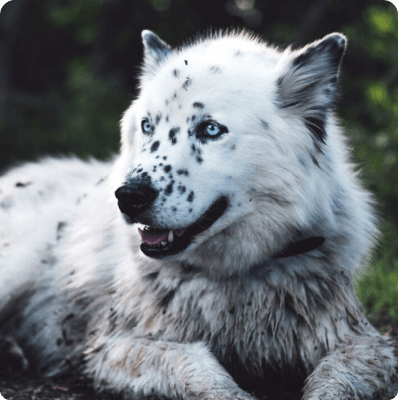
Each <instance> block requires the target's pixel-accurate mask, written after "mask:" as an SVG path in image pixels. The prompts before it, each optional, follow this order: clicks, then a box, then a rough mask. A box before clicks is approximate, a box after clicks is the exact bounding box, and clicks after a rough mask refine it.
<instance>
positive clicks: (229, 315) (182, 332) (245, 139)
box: [0, 31, 397, 400]
mask: <svg viewBox="0 0 398 400" xmlns="http://www.w3.org/2000/svg"><path fill="white" fill-rule="evenodd" d="M142 37H143V42H144V49H145V50H144V63H143V68H142V73H141V77H140V94H139V96H138V97H137V99H136V100H134V101H133V103H132V105H131V107H130V108H129V109H128V110H127V111H126V112H125V114H124V117H123V119H122V123H121V131H122V146H121V151H120V154H119V155H118V156H117V157H116V158H115V160H114V161H112V162H108V163H99V162H95V161H90V162H83V161H79V160H77V159H64V160H62V159H60V160H56V159H45V160H43V161H41V162H39V163H36V164H27V165H24V166H21V167H18V168H15V169H12V170H10V171H9V172H8V173H6V174H5V175H4V176H3V177H2V178H1V180H0V227H1V228H0V229H1V231H0V273H1V279H0V293H1V299H0V318H1V321H2V326H3V329H4V333H6V334H8V335H12V336H13V338H14V340H16V341H17V342H18V343H19V345H20V346H21V347H22V349H23V350H24V351H25V353H26V354H27V355H28V357H29V359H30V362H31V363H32V364H33V365H35V366H36V367H37V368H38V369H39V370H40V371H41V372H42V373H43V374H46V375H56V374H58V373H62V372H65V371H67V370H69V369H71V368H72V369H73V370H74V371H81V373H84V374H86V375H88V376H90V377H92V378H93V380H94V382H95V385H96V386H97V387H98V388H100V389H109V390H111V391H114V392H120V393H123V394H124V395H125V396H126V397H127V398H131V399H139V398H144V397H146V396H153V395H157V396H160V397H161V396H166V397H170V398H180V399H198V398H201V399H208V400H210V399H231V400H232V399H238V400H243V399H245V400H249V399H253V398H254V397H255V396H256V394H261V393H263V392H264V393H270V392H272V391H273V390H274V389H275V387H279V388H281V387H282V388H283V389H284V390H285V391H286V390H288V391H294V390H297V391H298V392H299V391H300V390H301V389H303V391H302V398H303V399H304V400H315V399H317V400H319V399H325V400H331V399H336V400H337V399H339V400H348V399H361V398H371V396H372V394H373V392H374V391H375V390H376V389H378V388H382V387H383V386H385V385H387V386H388V385H389V383H390V382H391V379H392V377H393V375H394V371H395V367H396V364H397V363H396V359H395V357H394V355H393V351H392V348H391V345H390V342H389V340H388V339H387V338H385V337H383V336H381V335H380V334H379V333H378V332H377V331H376V330H375V329H374V328H373V327H372V326H371V325H370V324H369V322H368V321H367V320H366V318H365V316H364V315H363V313H362V311H361V308H360V305H359V303H358V300H357V298H356V296H355V292H354V289H353V285H352V274H353V272H354V271H355V270H356V269H359V268H360V267H361V265H362V263H363V261H364V259H365V258H366V256H367V255H368V252H369V249H370V247H371V245H372V243H373V241H374V238H375V236H376V235H377V229H376V227H375V222H376V219H375V214H374V212H373V210H372V199H371V196H370V195H369V194H368V193H367V192H366V191H365V190H364V189H363V188H362V187H361V185H360V183H359V181H358V179H357V176H356V173H355V171H354V167H353V165H352V164H350V162H349V154H348V151H347V146H346V144H345V139H344V136H343V134H342V132H341V128H340V127H339V125H338V123H337V120H336V117H335V114H334V113H335V107H336V104H337V93H338V87H337V83H338V76H339V68H340V62H341V59H342V56H343V53H344V51H345V45H346V38H345V37H344V36H343V35H341V34H338V33H335V34H331V35H328V36H326V37H325V38H324V39H322V40H320V41H317V42H314V43H312V44H310V45H308V46H307V47H305V48H303V49H301V50H298V51H292V50H290V49H287V50H284V51H279V50H277V49H274V48H272V47H270V46H267V45H266V44H265V43H263V42H262V41H260V40H259V39H256V38H254V37H252V36H251V35H249V34H247V33H231V34H217V35H214V36H209V37H207V38H203V39H199V40H197V41H195V42H192V43H191V44H190V45H187V46H184V47H182V48H180V49H177V50H173V49H172V48H171V47H170V46H169V45H167V44H166V43H165V42H163V41H162V40H161V39H159V38H158V37H157V36H156V35H155V34H154V33H152V32H150V31H144V32H143V35H142ZM143 121H147V122H148V123H149V124H150V125H151V129H150V130H148V132H143V130H142V129H143V128H142V123H143ZM166 160H167V161H166ZM159 161H160V162H159ZM104 176H107V178H106V179H104ZM140 184H145V185H147V187H150V188H151V193H152V194H154V195H153V197H151V203H150V204H149V205H147V206H146V208H145V211H143V212H142V213H141V214H140V216H139V224H132V223H131V222H132V220H131V219H129V218H128V216H126V215H125V213H121V212H120V210H119V208H118V206H117V201H116V199H115V198H114V192H115V190H116V189H117V188H118V187H120V186H121V185H130V186H134V185H136V186H137V185H140ZM219 198H223V199H227V200H226V201H227V208H226V211H225V212H224V213H223V214H222V215H221V217H219V218H218V219H217V220H216V221H215V222H214V223H213V224H212V225H211V226H210V227H209V228H208V229H206V230H204V231H203V232H201V233H199V234H197V235H196V236H194V237H193V239H192V242H191V243H190V244H189V245H188V247H187V248H186V250H184V251H182V252H181V253H179V254H177V255H174V256H170V257H168V258H165V259H161V260H156V259H153V258H150V257H147V256H145V255H144V254H143V252H142V251H141V249H140V243H141V238H140V235H139V234H138V232H137V225H138V226H140V227H142V224H146V225H151V226H155V227H166V228H168V229H172V230H181V229H182V228H184V227H187V226H195V224H198V225H200V224H199V223H198V221H201V220H200V218H201V216H203V215H204V214H205V213H206V211H207V210H209V208H211V206H212V204H214V202H215V201H217V199H219ZM314 243H315V245H314ZM300 244H305V246H304V245H302V246H301V247H300ZM304 247H305V248H304ZM292 249H293V250H292ZM253 393H254V394H253Z"/></svg>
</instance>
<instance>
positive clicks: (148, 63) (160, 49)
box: [141, 30, 173, 74]
mask: <svg viewBox="0 0 398 400" xmlns="http://www.w3.org/2000/svg"><path fill="white" fill-rule="evenodd" d="M141 37H142V42H143V44H144V65H143V72H144V74H147V73H149V74H150V73H154V72H155V71H156V69H157V67H158V66H159V65H161V64H162V63H163V62H164V61H165V60H166V59H167V57H168V56H169V55H170V54H171V53H172V51H173V50H172V49H171V47H170V46H169V45H168V44H167V43H165V42H164V41H163V40H162V39H160V38H159V36H157V35H155V34H154V33H153V32H151V31H149V30H144V31H142V33H141Z"/></svg>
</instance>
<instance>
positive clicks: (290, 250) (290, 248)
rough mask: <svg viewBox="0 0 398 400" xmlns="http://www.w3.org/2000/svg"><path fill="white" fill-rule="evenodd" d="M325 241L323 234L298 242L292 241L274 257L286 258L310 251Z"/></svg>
mask: <svg viewBox="0 0 398 400" xmlns="http://www.w3.org/2000/svg"><path fill="white" fill-rule="evenodd" d="M324 242H325V238H324V237H322V236H314V237H310V238H307V239H303V240H299V241H297V242H291V243H289V244H288V245H287V246H286V247H285V248H284V249H283V250H281V251H280V252H279V253H276V255H274V256H273V257H272V258H285V257H292V256H297V255H299V254H304V253H308V252H309V251H312V250H315V249H317V248H318V247H320V246H322V245H323V243H324Z"/></svg>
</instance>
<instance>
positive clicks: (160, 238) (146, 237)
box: [142, 230, 169, 245]
mask: <svg viewBox="0 0 398 400" xmlns="http://www.w3.org/2000/svg"><path fill="white" fill-rule="evenodd" d="M168 233H169V232H168V231H166V232H165V233H162V232H151V231H148V230H143V231H142V241H143V242H144V243H145V244H149V245H153V244H160V243H162V242H164V241H166V240H167V235H168Z"/></svg>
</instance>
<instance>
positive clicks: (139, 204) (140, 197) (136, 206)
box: [115, 183, 158, 221]
mask: <svg viewBox="0 0 398 400" xmlns="http://www.w3.org/2000/svg"><path fill="white" fill-rule="evenodd" d="M157 194H158V192H157V191H156V190H155V189H153V188H152V187H151V186H149V185H147V184H143V183H129V184H126V185H123V186H121V187H120V188H119V189H117V190H116V192H115V196H116V198H117V199H118V206H119V208H120V211H121V212H122V213H123V214H126V215H127V216H128V217H129V218H130V219H131V220H132V221H134V219H135V218H136V217H137V216H138V215H139V214H141V213H142V212H143V211H144V210H145V208H146V207H148V206H149V205H150V204H152V202H153V201H154V200H155V198H156V196H157Z"/></svg>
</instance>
